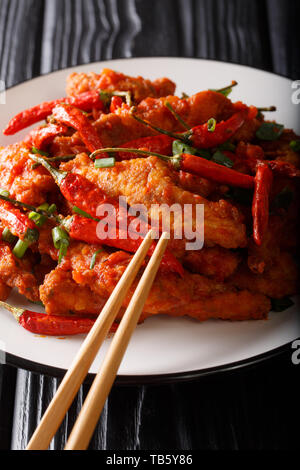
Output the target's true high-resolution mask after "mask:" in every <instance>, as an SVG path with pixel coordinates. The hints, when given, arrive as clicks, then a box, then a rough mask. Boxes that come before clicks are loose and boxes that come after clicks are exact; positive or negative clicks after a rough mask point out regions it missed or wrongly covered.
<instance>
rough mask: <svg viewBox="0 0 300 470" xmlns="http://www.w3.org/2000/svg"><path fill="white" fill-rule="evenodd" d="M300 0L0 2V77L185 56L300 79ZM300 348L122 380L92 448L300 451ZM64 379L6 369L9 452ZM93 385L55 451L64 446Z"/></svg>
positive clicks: (2, 401)
mask: <svg viewBox="0 0 300 470" xmlns="http://www.w3.org/2000/svg"><path fill="white" fill-rule="evenodd" d="M299 18H300V2H299V0H0V79H2V80H5V82H6V85H7V87H9V86H12V85H14V84H16V83H19V82H21V81H23V80H25V79H29V78H31V77H33V76H37V75H40V74H42V73H47V72H50V71H53V70H57V69H60V68H63V67H67V66H72V65H76V64H83V63H88V62H93V61H97V60H101V59H111V58H119V57H132V56H133V57H134V56H182V57H201V58H209V59H218V60H223V61H230V62H237V63H241V64H246V65H251V66H254V67H258V68H262V69H265V70H269V71H273V72H276V73H279V74H282V75H285V76H288V77H290V78H293V79H300V54H299V46H300V28H299ZM291 353H292V350H287V352H286V353H285V354H282V355H280V356H278V357H275V358H273V359H272V360H269V361H266V362H264V363H260V364H257V365H256V366H254V367H251V368H246V369H243V370H238V371H233V372H230V373H225V374H222V375H218V376H214V377H210V378H204V379H198V380H196V381H190V382H186V383H182V384H169V385H164V386H139V387H137V386H130V387H120V386H115V387H114V388H113V390H112V392H111V394H110V397H109V399H108V402H107V404H106V406H105V409H104V412H103V414H102V417H101V420H100V422H99V425H98V427H97V430H96V433H95V436H94V439H93V441H92V443H91V448H92V449H114V450H119V449H127V450H133V449H146V450H158V449H183V450H196V449H200V450H204V449H205V450H206V449H212V450H214V449H216V450H220V449H230V450H231V449H294V450H296V449H297V448H299V439H298V434H299V432H298V433H297V432H295V428H296V426H297V423H298V425H299V422H300V420H299V418H300V411H299V408H300V407H299V390H298V389H297V386H296V383H297V382H296V379H297V378H298V376H299V370H300V369H299V368H300V366H298V367H297V366H293V365H292V363H291ZM57 385H58V380H57V379H53V378H49V377H46V376H43V375H37V374H33V373H30V372H26V371H24V370H21V369H15V368H13V367H10V366H8V365H4V366H0V449H10V448H13V449H24V448H25V447H26V444H27V442H28V440H29V438H30V436H31V434H32V432H33V431H34V429H35V427H36V425H37V423H38V421H39V420H40V418H41V416H42V413H43V412H44V410H45V408H46V406H47V404H48V403H49V400H50V399H51V398H52V396H53V394H54V393H55V390H56V388H57ZM87 390H88V386H87V385H84V386H83V387H82V388H81V390H80V393H79V394H78V397H77V399H76V400H75V402H74V404H73V406H72V408H71V410H70V412H69V413H68V415H67V417H66V419H65V421H64V423H63V425H62V426H61V429H60V431H59V433H58V435H57V436H56V438H55V441H54V443H53V444H52V446H51V448H53V449H62V448H63V447H64V443H65V442H66V437H67V434H68V432H69V430H70V429H71V427H72V424H73V422H74V420H75V417H76V414H77V413H78V411H79V409H80V407H81V404H82V401H83V399H84V396H85V394H86V392H87Z"/></svg>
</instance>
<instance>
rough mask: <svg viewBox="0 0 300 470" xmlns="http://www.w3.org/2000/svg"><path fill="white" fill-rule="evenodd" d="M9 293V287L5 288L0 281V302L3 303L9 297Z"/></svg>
mask: <svg viewBox="0 0 300 470" xmlns="http://www.w3.org/2000/svg"><path fill="white" fill-rule="evenodd" d="M10 292H11V287H9V286H7V285H6V284H4V282H2V281H1V280H0V300H2V301H3V302H5V300H6V299H7V298H8V297H9V294H10Z"/></svg>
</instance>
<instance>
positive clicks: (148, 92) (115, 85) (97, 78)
mask: <svg viewBox="0 0 300 470" xmlns="http://www.w3.org/2000/svg"><path fill="white" fill-rule="evenodd" d="M175 88H176V85H175V83H174V82H172V81H171V80H169V79H168V78H159V79H157V80H154V81H153V82H151V81H150V80H146V79H145V78H143V77H136V78H134V77H128V76H126V75H124V74H123V73H119V72H115V71H113V70H110V69H103V70H102V72H101V73H100V74H96V73H94V72H90V73H72V74H71V75H70V76H69V77H68V79H67V94H68V95H69V96H74V95H78V94H79V93H83V92H85V91H89V90H105V91H130V92H131V93H132V97H133V100H134V102H135V103H139V102H140V101H142V100H143V99H145V98H147V97H148V96H152V97H154V98H159V97H160V96H168V95H173V94H174V93H175Z"/></svg>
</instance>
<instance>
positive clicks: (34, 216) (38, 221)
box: [28, 212, 47, 227]
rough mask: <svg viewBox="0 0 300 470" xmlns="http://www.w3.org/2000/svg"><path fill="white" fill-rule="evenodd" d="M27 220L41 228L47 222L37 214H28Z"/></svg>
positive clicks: (41, 215)
mask: <svg viewBox="0 0 300 470" xmlns="http://www.w3.org/2000/svg"><path fill="white" fill-rule="evenodd" d="M28 218H29V219H30V220H32V221H33V222H34V223H35V225H36V226H37V227H42V226H43V225H44V224H45V222H46V220H47V218H46V217H45V216H44V215H43V214H39V213H38V212H30V213H29V215H28Z"/></svg>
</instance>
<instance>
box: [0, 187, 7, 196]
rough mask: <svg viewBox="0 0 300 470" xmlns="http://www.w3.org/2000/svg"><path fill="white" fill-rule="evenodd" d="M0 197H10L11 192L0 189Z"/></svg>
mask: <svg viewBox="0 0 300 470" xmlns="http://www.w3.org/2000/svg"><path fill="white" fill-rule="evenodd" d="M0 196H4V197H9V191H7V190H6V189H0Z"/></svg>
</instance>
